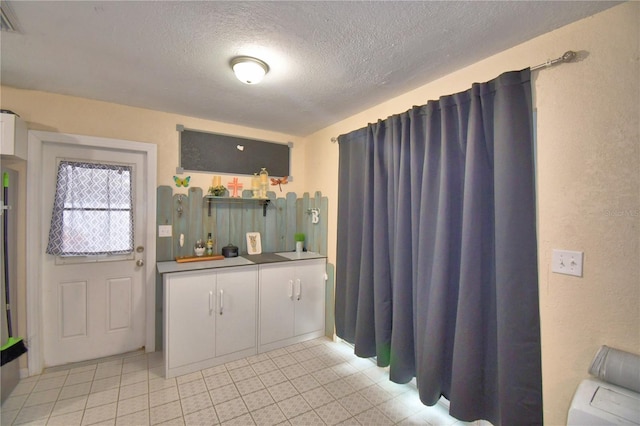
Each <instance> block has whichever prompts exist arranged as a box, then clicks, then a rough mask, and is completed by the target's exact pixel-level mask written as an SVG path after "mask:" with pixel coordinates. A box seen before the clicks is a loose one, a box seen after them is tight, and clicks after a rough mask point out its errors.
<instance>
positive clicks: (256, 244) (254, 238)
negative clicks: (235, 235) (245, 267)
mask: <svg viewBox="0 0 640 426" xmlns="http://www.w3.org/2000/svg"><path fill="white" fill-rule="evenodd" d="M247 253H248V254H261V253H262V242H261V241H260V233H259V232H247Z"/></svg>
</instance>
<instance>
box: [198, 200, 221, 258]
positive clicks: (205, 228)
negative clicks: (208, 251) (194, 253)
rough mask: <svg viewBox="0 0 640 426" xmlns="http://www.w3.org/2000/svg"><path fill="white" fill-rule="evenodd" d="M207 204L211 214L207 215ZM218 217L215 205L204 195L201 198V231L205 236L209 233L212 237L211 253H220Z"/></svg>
mask: <svg viewBox="0 0 640 426" xmlns="http://www.w3.org/2000/svg"><path fill="white" fill-rule="evenodd" d="M209 206H211V216H209ZM217 217H218V209H217V206H216V205H215V204H213V203H211V202H210V200H209V199H208V198H206V197H203V199H202V233H203V235H204V236H205V237H206V236H207V235H208V234H209V233H211V237H212V238H213V254H220V246H219V241H218V240H219V238H218V235H217V227H216V218H217Z"/></svg>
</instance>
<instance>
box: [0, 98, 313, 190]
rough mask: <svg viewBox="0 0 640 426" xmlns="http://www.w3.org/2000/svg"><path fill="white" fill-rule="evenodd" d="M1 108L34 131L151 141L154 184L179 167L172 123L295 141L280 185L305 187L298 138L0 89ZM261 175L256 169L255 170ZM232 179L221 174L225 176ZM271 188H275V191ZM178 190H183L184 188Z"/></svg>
mask: <svg viewBox="0 0 640 426" xmlns="http://www.w3.org/2000/svg"><path fill="white" fill-rule="evenodd" d="M0 105H1V107H2V108H3V109H10V110H12V111H13V112H15V113H17V114H19V115H20V117H21V118H22V119H23V120H24V121H26V122H27V123H28V125H29V129H32V130H45V131H50V132H60V133H74V134H80V135H90V136H100V137H106V138H115V139H125V140H132V141H138V142H150V143H154V144H156V145H158V185H173V176H174V175H175V173H176V167H177V166H178V141H179V133H178V132H177V131H176V125H177V124H182V125H184V127H185V128H188V129H197V130H203V131H207V132H215V133H223V134H230V135H234V136H240V137H247V138H254V139H260V140H265V141H271V142H278V143H287V142H293V143H294V149H293V153H292V172H291V173H292V175H293V177H294V179H293V182H292V183H290V184H289V185H288V186H286V187H283V191H285V192H301V191H302V188H303V186H304V173H303V170H302V164H303V160H302V159H303V158H304V155H305V153H304V140H303V139H302V138H299V137H295V136H291V135H287V134H283V133H276V132H269V131H266V130H260V129H252V128H248V127H242V126H236V125H232V124H228V123H221V122H216V121H210V120H203V119H198V118H193V117H186V116H183V115H177V114H171V113H165V112H159V111H152V110H148V109H143V108H134V107H129V106H124V105H118V104H113V103H108V102H99V101H94V100H90V99H83V98H77V97H72V96H63V95H57V94H53V93H47V92H38V91H31V90H20V89H15V88H12V87H7V86H2V88H1V91H0ZM256 171H259V170H256ZM187 175H189V176H191V186H198V187H201V188H203V190H205V191H206V190H207V189H208V188H209V186H210V185H211V178H212V176H213V175H212V174H209V173H192V172H188V173H185V176H187ZM234 176H235V175H226V176H224V175H223V179H222V183H223V184H224V185H225V186H226V182H227V181H228V179H227V178H229V177H234ZM238 177H239V178H240V179H239V180H240V181H241V182H243V183H244V185H245V188H246V189H249V188H250V187H251V179H250V177H243V176H238ZM274 188H275V187H274ZM176 190H177V191H176V192H186V190H185V189H184V188H180V190H178V189H177V188H176Z"/></svg>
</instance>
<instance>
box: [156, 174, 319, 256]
mask: <svg viewBox="0 0 640 426" xmlns="http://www.w3.org/2000/svg"><path fill="white" fill-rule="evenodd" d="M251 195H252V193H251V191H249V190H245V191H243V192H242V198H229V197H214V198H209V197H207V196H206V195H203V191H202V189H201V188H197V187H191V188H188V189H187V194H173V188H172V187H170V186H159V187H158V190H157V196H158V199H157V200H158V201H157V221H158V222H157V223H158V225H171V226H172V227H173V229H172V235H171V237H157V238H156V246H157V250H156V252H157V261H159V262H160V261H166V260H175V258H176V257H178V256H192V255H194V251H193V247H194V245H195V243H196V241H197V240H198V239H202V240H203V241H206V238H207V234H208V233H211V234H212V236H213V239H214V248H213V251H214V253H216V254H219V253H221V252H222V247H224V246H226V245H228V244H233V245H235V246H237V247H238V249H239V254H241V255H242V254H246V253H247V243H246V233H247V232H259V233H260V239H261V241H262V251H263V252H264V253H270V252H278V251H293V250H294V249H295V241H294V234H296V233H299V232H302V233H304V234H305V237H306V240H305V248H306V249H307V250H308V251H313V252H317V253H320V254H324V255H326V254H327V215H328V200H327V197H323V196H322V194H321V193H320V192H319V191H318V192H316V193H315V194H314V195H313V196H310V195H309V194H308V193H304V194H303V195H302V197H300V198H298V197H297V196H296V194H295V193H293V192H289V193H287V194H286V196H285V197H277V196H276V193H275V192H273V191H269V192H268V193H267V198H268V199H269V204H268V205H267V206H266V210H265V208H264V207H263V205H262V204H261V203H264V202H263V201H262V202H261V201H260V200H256V199H252V198H251ZM209 204H211V205H210V206H209ZM312 209H318V211H319V221H318V223H316V224H314V223H312V218H313V214H312ZM180 235H184V243H183V245H182V246H180Z"/></svg>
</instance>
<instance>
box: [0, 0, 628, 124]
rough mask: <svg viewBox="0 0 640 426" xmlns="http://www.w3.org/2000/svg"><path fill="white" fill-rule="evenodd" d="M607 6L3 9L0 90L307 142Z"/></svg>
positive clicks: (34, 5) (123, 4)
mask: <svg viewBox="0 0 640 426" xmlns="http://www.w3.org/2000/svg"><path fill="white" fill-rule="evenodd" d="M615 4H617V3H615V2H598V1H586V2H582V1H569V2H562V1H552V2H546V1H545V2H543V1H509V2H494V1H488V2H485V1H473V2H457V1H447V2H428V1H424V2H407V1H402V2H400V1H393V2H391V1H389V2H369V1H367V2H359V1H353V2H335V1H330V2H320V1H299V2H261V1H255V2H226V1H210V2H194V1H163V2H147V1H144V2H138V1H71V2H66V1H45V2H37V1H9V2H6V3H3V9H5V8H6V6H7V5H8V10H9V13H10V14H11V16H12V17H13V19H12V22H13V23H14V25H15V26H16V27H17V30H18V31H17V32H15V33H8V32H2V35H1V36H2V38H1V51H0V53H1V76H0V78H1V80H0V81H1V83H2V84H3V85H8V86H13V87H18V88H24V89H35V90H43V91H47V92H54V93H61V94H68V95H74V96H80V97H85V98H91V99H98V100H103V101H108V102H116V103H120V104H125V105H132V106H138V107H144V108H150V109H154V110H160V111H166V112H173V113H178V114H183V115H187V116H193V117H201V118H206V119H210V120H217V121H223V122H228V123H235V124H240V125H244V126H250V127H256V128H261V129H267V130H273V131H279V132H283V133H288V134H291V135H299V136H305V135H308V134H310V133H312V132H314V131H316V130H319V129H321V128H323V127H326V126H328V125H330V124H332V123H335V122H337V121H339V120H341V119H343V118H346V117H348V116H350V115H352V114H354V113H357V112H359V111H362V110H364V109H366V108H368V107H371V106H373V105H375V104H377V103H380V102H382V101H384V100H386V99H389V98H391V97H394V96H397V95H399V94H402V93H404V92H406V91H409V90H411V89H414V88H416V87H419V86H421V85H423V84H426V83H428V82H430V81H433V80H434V79H437V78H439V77H441V76H443V75H446V74H448V73H450V72H452V71H455V70H457V69H459V68H462V67H464V66H466V65H469V64H472V63H474V62H477V61H479V60H481V59H483V58H486V57H488V56H491V55H493V54H495V53H498V52H500V51H503V50H505V49H508V48H510V47H512V46H515V45H517V44H519V43H522V42H524V41H526V40H529V39H531V38H533V37H536V36H538V35H540V34H543V33H545V32H548V31H551V30H554V29H556V28H559V27H561V26H563V25H566V24H568V23H570V22H573V21H576V20H578V19H582V18H585V17H587V16H590V15H593V14H595V13H597V12H599V11H601V10H604V9H606V8H609V7H611V6H614V5H615ZM579 48H580V46H558V52H557V53H558V56H559V55H561V54H562V53H563V52H564V51H565V50H569V49H579ZM238 55H249V56H255V57H257V58H260V59H262V60H263V61H265V62H267V63H268V64H269V66H270V72H269V73H268V74H267V76H266V77H265V79H264V80H263V82H262V83H260V84H259V85H252V86H248V85H244V84H242V83H241V82H239V81H238V80H236V79H235V77H234V75H233V73H232V72H231V69H230V67H229V60H230V59H231V58H232V57H234V56H238ZM543 59H544V60H546V59H548V58H543ZM531 65H534V64H531ZM425 102H426V100H425ZM3 108H8V109H11V106H10V105H3ZM16 112H17V111H16Z"/></svg>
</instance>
